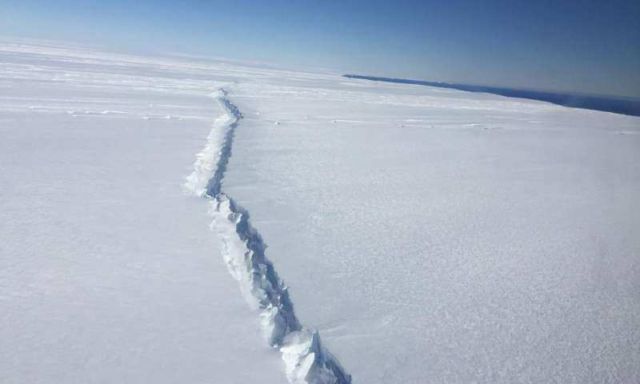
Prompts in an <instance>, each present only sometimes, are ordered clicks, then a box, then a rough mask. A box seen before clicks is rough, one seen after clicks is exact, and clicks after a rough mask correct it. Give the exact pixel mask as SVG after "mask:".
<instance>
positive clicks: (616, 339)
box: [0, 42, 640, 384]
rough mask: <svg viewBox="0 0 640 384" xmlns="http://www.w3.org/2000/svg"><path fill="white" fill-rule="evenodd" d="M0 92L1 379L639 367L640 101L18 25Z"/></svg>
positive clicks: (361, 379)
mask: <svg viewBox="0 0 640 384" xmlns="http://www.w3.org/2000/svg"><path fill="white" fill-rule="evenodd" d="M0 90H1V93H0V132H1V136H0V137H1V138H2V140H0V263H1V264H0V340H1V341H0V382H2V383H5V382H6V383H36V382H37V383H61V382H64V383H107V382H109V383H112V382H118V383H141V382H154V383H255V382H259V383H284V382H287V380H288V381H289V382H292V383H317V384H325V383H340V384H343V383H349V382H350V381H352V382H353V383H367V384H382V383H472V382H475V383H638V382H640V203H639V200H638V196H640V118H637V117H628V116H621V115H615V114H610V113H603V112H593V111H586V110H578V109H569V108H564V107H559V106H554V105H551V104H547V103H541V102H534V101H525V100H519V99H509V98H504V97H499V96H494V95H488V94H479V93H466V92H460V91H454V90H444V89H438V88H431V87H423V86H415V85H401V84H389V83H376V82H371V81H366V80H352V79H344V78H341V77H340V76H339V75H336V74H316V73H310V72H302V71H298V72H296V71H285V70H278V69H273V68H268V67H266V66H261V65H257V64H256V65H249V64H239V63H233V62H229V61H206V60H202V59H196V58H186V57H183V58H175V57H174V58H170V57H142V56H132V55H120V54H112V53H101V52H97V51H94V50H88V49H84V48H77V47H69V46H66V47H65V46H55V45H52V44H45V45H36V44H33V43H29V44H24V43H15V42H14V43H12V42H4V43H2V44H1V45H0ZM193 195H197V196H201V197H202V198H196V197H194V196H193ZM249 213H250V215H251V218H250V220H248V215H249ZM212 219H213V222H212V223H211V228H209V226H210V223H209V222H210V221H211V220H212ZM265 243H266V244H268V248H266V250H265ZM234 280H235V281H234ZM283 280H284V282H283ZM285 283H286V285H285ZM238 286H239V287H238ZM247 302H248V303H249V304H250V305H247V304H246V303H247ZM283 360H284V361H283Z"/></svg>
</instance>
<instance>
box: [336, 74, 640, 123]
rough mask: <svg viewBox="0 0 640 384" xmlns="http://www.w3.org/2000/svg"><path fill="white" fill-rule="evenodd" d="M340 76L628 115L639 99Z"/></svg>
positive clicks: (639, 111)
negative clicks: (479, 93)
mask: <svg viewBox="0 0 640 384" xmlns="http://www.w3.org/2000/svg"><path fill="white" fill-rule="evenodd" d="M343 76H344V77H347V78H350V79H362V80H372V81H384V82H388V83H400V84H414V85H426V86H430V87H439V88H449V89H456V90H459V91H466V92H481V93H493V94H496V95H500V96H506V97H516V98H521V99H530V100H538V101H546V102H549V103H553V104H558V105H562V106H565V107H571V108H582V109H591V110H595V111H604V112H612V113H619V114H623V115H630V116H640V99H633V98H622V97H612V96H595V95H579V94H571V93H561V92H549V91H534V90H527V89H517V88H503V87H489V86H482V85H470V84H457V83H444V82H438V81H426V80H410V79H396V78H391V77H379V76H366V75H354V74H347V75H343Z"/></svg>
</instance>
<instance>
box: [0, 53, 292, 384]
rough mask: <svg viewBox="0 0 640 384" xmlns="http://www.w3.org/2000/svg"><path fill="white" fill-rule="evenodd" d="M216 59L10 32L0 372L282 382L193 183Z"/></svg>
mask: <svg viewBox="0 0 640 384" xmlns="http://www.w3.org/2000/svg"><path fill="white" fill-rule="evenodd" d="M216 73H224V65H222V64H221V65H218V66H213V65H209V66H205V67H195V64H194V66H189V63H180V64H177V63H176V62H172V61H162V59H145V58H135V57H122V56H115V55H107V54H100V53H96V52H91V51H84V50H82V51H81V50H77V49H74V50H68V49H66V48H55V47H53V48H52V47H38V46H18V45H14V44H3V45H2V46H1V47H0V137H1V140H0V382H1V383H7V384H9V383H16V384H25V383H82V384H85V383H132V384H134V383H135V384H138V383H239V384H240V383H258V382H260V383H263V382H264V383H286V378H285V376H284V374H283V364H282V361H281V359H280V357H279V356H278V354H277V353H274V352H273V351H271V350H270V349H269V348H268V346H267V345H266V344H265V343H262V342H261V341H262V335H261V334H260V330H259V328H258V321H257V320H256V317H255V315H254V314H253V313H252V312H251V311H250V310H249V309H248V308H247V306H246V304H245V303H244V301H243V300H242V298H241V297H240V296H239V294H238V288H237V285H236V284H235V282H234V281H233V280H232V279H231V278H230V277H229V274H228V272H227V270H226V267H225V266H224V263H223V261H222V256H221V255H220V252H219V249H220V244H219V242H218V241H217V240H216V236H215V235H213V234H212V232H211V231H210V230H209V222H210V218H209V217H208V216H207V208H208V204H207V203H206V202H205V201H201V200H199V199H194V198H192V197H189V196H188V195H186V194H185V193H184V192H183V188H182V183H183V180H184V177H185V175H187V174H188V172H189V169H190V167H191V164H192V163H193V161H194V156H195V154H196V153H197V152H198V151H199V150H200V149H201V147H202V145H203V142H204V141H205V139H206V137H207V134H208V133H209V131H210V129H211V124H212V122H213V121H214V120H215V119H216V118H217V117H218V116H219V115H222V114H223V113H224V111H223V110H222V109H220V108H219V107H218V105H217V103H215V101H214V100H213V99H212V98H211V97H210V96H209V95H210V93H211V92H213V91H214V90H215V89H216V84H214V83H212V82H210V81H208V80H207V79H210V78H214V77H215V75H216ZM204 74H207V76H209V77H207V78H205V77H204ZM209 74H211V75H209Z"/></svg>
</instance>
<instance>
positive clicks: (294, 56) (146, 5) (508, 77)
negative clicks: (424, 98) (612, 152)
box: [0, 0, 640, 97]
mask: <svg viewBox="0 0 640 384" xmlns="http://www.w3.org/2000/svg"><path fill="white" fill-rule="evenodd" d="M0 35H3V36H8V37H27V38H36V39H54V40H62V41H72V42H79V43H89V44H93V45H99V46H106V47H109V48H115V49H122V50H128V51H131V50H139V51H142V52H158V53H160V52H173V53H191V54H203V55H211V56H223V57H227V58H232V59H249V60H260V61H266V62H273V63H276V64H281V65H286V66H290V67H316V68H317V67H323V68H328V69H333V70H336V71H340V72H350V73H362V74H370V75H380V76H390V77H407V78H415V79H425V80H432V81H450V82H461V83H471V84H481V85H497V86H508V87H524V88H533V89H546V90H562V91H572V92H581V93H594V94H610V95H624V96H635V97H640V1H637V0H633V1H632V0H613V1H607V2H605V1H593V0H590V1H580V0H574V1H545V0H540V1H518V0H514V1H506V0H487V1H470V0H460V1H458V0H447V1H431V0H423V1H362V0H357V1H356V0H353V1H349V0H344V1H330V0H325V1H321V0H315V1H303V0H300V1H294V0H288V1H285V0H273V1H266V0H265V1H246V0H238V1H230V0H228V1H214V0H191V1H188V0H187V1H164V0H155V1H151V0H149V1H148V0H137V1H122V0H114V1H108V0H103V1H79V0H58V1H44V0H20V1H7V0H0Z"/></svg>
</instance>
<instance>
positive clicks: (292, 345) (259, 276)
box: [185, 89, 351, 384]
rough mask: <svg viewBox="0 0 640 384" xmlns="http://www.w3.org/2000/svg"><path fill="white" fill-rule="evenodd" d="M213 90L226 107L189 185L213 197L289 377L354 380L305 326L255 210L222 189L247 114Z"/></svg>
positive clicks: (250, 296) (246, 286) (236, 265)
mask: <svg viewBox="0 0 640 384" xmlns="http://www.w3.org/2000/svg"><path fill="white" fill-rule="evenodd" d="M212 96H213V97H214V98H215V99H216V101H217V102H218V104H219V105H220V106H221V108H222V109H223V111H224V114H223V115H222V116H220V117H218V118H217V119H216V120H215V122H214V125H213V128H212V130H211V132H210V134H209V136H208V138H207V144H206V146H205V148H204V149H203V150H202V151H201V152H200V153H198V155H197V156H196V161H195V162H194V165H193V167H194V169H193V172H192V173H191V174H190V175H189V176H188V177H187V179H186V182H185V188H186V189H187V190H188V191H190V192H191V193H193V194H195V195H197V196H200V197H203V198H206V199H208V200H209V201H210V204H211V206H210V210H209V213H210V214H211V216H212V217H213V218H214V220H213V222H212V223H211V228H212V229H214V230H215V231H217V233H218V235H219V237H220V239H221V241H222V253H223V256H224V259H225V263H226V264H227V268H228V269H229V272H230V274H231V275H232V276H233V278H234V279H235V280H237V281H238V283H239V285H240V289H241V291H242V293H243V296H244V297H245V299H246V300H247V302H248V303H249V304H250V305H251V306H252V307H253V308H255V309H257V310H258V311H259V312H260V319H261V326H262V330H263V331H264V333H265V336H266V338H267V340H268V342H269V345H271V346H272V347H274V348H277V349H278V350H279V351H280V353H281V355H282V359H283V360H284V362H285V366H286V373H287V378H288V379H289V382H291V383H296V384H302V383H309V384H349V383H351V376H350V375H349V374H347V373H346V372H345V370H344V369H343V368H342V366H341V365H340V363H339V362H338V360H337V359H336V358H335V357H334V356H333V355H332V354H331V353H330V352H329V351H328V350H327V349H326V348H324V347H323V346H322V344H321V343H320V336H319V334H318V332H317V331H316V330H312V329H309V328H306V327H304V326H303V325H302V324H301V323H300V321H299V320H298V318H297V317H296V315H295V312H294V309H293V303H292V302H291V299H290V297H289V292H288V289H287V286H286V285H285V284H284V282H283V281H282V279H280V277H279V276H278V274H277V272H276V270H275V268H274V267H273V263H271V261H269V259H268V258H267V257H266V255H265V249H266V245H265V243H264V241H263V240H262V237H261V236H260V234H259V233H258V231H256V229H255V228H253V226H252V225H251V223H250V221H249V213H248V212H247V211H246V210H245V209H243V208H242V207H240V206H239V205H238V204H237V203H235V202H234V201H233V199H232V198H231V197H229V196H227V195H226V194H225V193H224V192H222V179H223V177H224V174H225V171H226V169H227V164H228V162H229V158H230V157H231V147H232V144H233V136H234V132H235V129H236V127H237V126H238V123H239V121H240V119H242V114H241V113H240V110H239V109H238V108H237V107H236V106H235V105H234V104H233V103H232V102H231V101H230V100H229V99H228V98H227V91H226V90H224V89H220V90H218V91H217V92H215V93H214V94H212Z"/></svg>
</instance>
